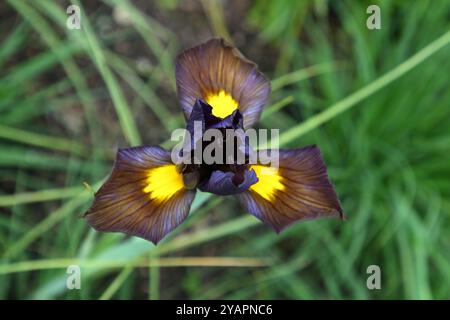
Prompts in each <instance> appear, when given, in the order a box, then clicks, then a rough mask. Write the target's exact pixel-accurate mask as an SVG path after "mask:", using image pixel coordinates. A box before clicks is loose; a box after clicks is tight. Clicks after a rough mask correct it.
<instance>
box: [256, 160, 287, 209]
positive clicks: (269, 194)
mask: <svg viewBox="0 0 450 320" xmlns="http://www.w3.org/2000/svg"><path fill="white" fill-rule="evenodd" d="M251 169H253V170H255V173H256V176H257V177H258V182H257V183H255V184H254V185H252V186H250V190H252V191H254V192H256V193H257V194H259V195H260V196H261V197H263V198H264V199H266V200H268V201H272V200H273V199H274V198H275V193H276V192H278V191H282V190H284V189H285V186H284V184H283V183H282V180H283V177H282V176H281V175H280V174H279V173H278V169H277V168H272V167H267V166H261V165H253V166H251Z"/></svg>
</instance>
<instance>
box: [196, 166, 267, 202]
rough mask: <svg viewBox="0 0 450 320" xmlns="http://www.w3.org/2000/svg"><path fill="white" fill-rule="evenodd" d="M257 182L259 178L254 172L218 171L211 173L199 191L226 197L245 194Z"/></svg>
mask: <svg viewBox="0 0 450 320" xmlns="http://www.w3.org/2000/svg"><path fill="white" fill-rule="evenodd" d="M257 182H258V178H257V177H256V173H255V171H254V170H245V171H243V172H231V171H228V172H223V171H220V170H216V171H213V172H212V173H211V176H210V178H209V179H208V180H207V181H205V182H204V183H202V184H200V185H199V189H200V190H201V191H204V192H211V193H214V194H218V195H222V196H226V195H232V194H237V193H241V192H244V191H246V190H248V188H249V187H250V186H251V185H254V184H255V183H257Z"/></svg>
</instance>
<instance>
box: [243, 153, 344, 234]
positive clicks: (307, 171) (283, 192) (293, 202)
mask: <svg viewBox="0 0 450 320" xmlns="http://www.w3.org/2000/svg"><path fill="white" fill-rule="evenodd" d="M279 156H280V159H279V164H280V166H279V168H278V169H277V168H271V167H268V166H264V165H252V166H251V167H252V168H253V170H255V172H256V176H257V177H258V183H256V184H254V185H252V186H251V187H250V188H249V190H248V191H246V192H244V193H242V194H239V195H238V198H239V200H240V202H241V204H242V205H243V206H244V207H245V208H246V209H247V210H248V211H249V212H250V213H251V214H253V215H254V216H256V217H257V218H258V219H260V220H262V221H263V222H266V223H268V224H269V225H271V226H272V227H273V228H274V229H275V231H277V232H280V231H281V230H283V229H284V228H286V227H287V226H288V225H290V224H291V223H293V222H295V221H297V220H309V219H315V218H319V217H336V216H340V217H341V218H344V214H343V212H342V208H341V205H340V203H339V200H338V198H337V195H336V192H335V191H334V188H333V186H332V184H331V183H330V181H329V180H328V175H327V170H326V167H325V164H324V162H323V160H322V156H321V154H320V150H319V148H317V147H316V146H309V147H305V148H301V149H293V150H279Z"/></svg>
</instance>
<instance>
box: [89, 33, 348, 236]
mask: <svg viewBox="0 0 450 320" xmlns="http://www.w3.org/2000/svg"><path fill="white" fill-rule="evenodd" d="M176 83H177V92H178V98H179V102H180V104H181V108H182V110H183V112H184V114H185V117H186V119H187V125H186V129H187V132H192V131H193V127H194V123H195V122H196V121H197V122H199V123H200V124H201V129H202V132H205V131H206V130H208V129H211V128H215V129H219V130H225V129H232V130H238V129H247V128H250V127H252V126H253V125H254V124H255V123H256V122H257V121H258V119H259V117H260V115H261V112H262V109H263V106H264V105H265V104H266V102H267V100H268V97H269V94H270V82H269V81H268V80H267V78H266V77H265V76H264V75H263V74H262V73H261V72H260V71H259V70H258V68H257V66H256V64H255V63H253V62H251V61H249V60H247V59H246V58H245V57H244V56H243V55H242V54H241V53H240V52H239V51H238V50H237V49H236V48H235V47H233V46H231V45H230V44H228V43H226V42H225V41H224V40H223V39H212V40H209V41H207V42H206V43H203V44H201V45H199V46H197V47H194V48H191V49H188V50H186V51H185V52H183V53H181V54H180V55H179V56H178V57H177V60H176ZM190 142H191V147H192V148H191V151H193V150H194V149H195V147H196V143H197V141H195V140H194V139H192V138H191V140H190ZM203 148H204V147H203ZM249 150H250V147H249V146H248V144H247V143H246V142H244V144H243V148H240V149H239V150H238V152H241V154H242V155H243V156H244V158H245V159H246V160H248V157H249ZM263 152H268V153H269V154H270V153H271V152H278V155H279V165H278V166H277V167H276V168H273V167H270V166H269V164H263V163H261V162H257V163H249V162H248V161H246V162H244V163H237V162H236V163H233V162H232V163H228V162H227V163H225V162H222V164H220V163H218V164H215V163H213V164H205V163H199V164H196V163H195V162H194V163H192V164H179V163H174V162H173V160H172V157H171V152H170V151H168V150H165V149H163V148H161V147H158V146H141V147H133V148H126V149H119V150H118V152H117V157H116V160H115V163H114V166H113V170H112V173H111V175H110V177H109V178H108V180H107V181H106V182H105V183H104V184H103V185H102V187H101V188H100V189H99V190H98V192H97V193H96V194H95V199H94V203H93V204H92V206H91V208H90V209H89V210H88V211H87V212H86V214H85V218H86V219H87V221H88V223H89V224H90V225H91V226H92V227H93V228H95V229H96V230H99V231H107V232H124V233H126V234H130V235H134V236H138V237H142V238H144V239H147V240H149V241H152V242H153V243H155V244H156V243H158V242H159V241H160V240H161V239H162V238H163V237H164V236H165V235H167V234H168V233H169V232H171V231H172V230H173V229H174V228H176V227H177V226H178V225H179V224H180V223H182V222H183V220H184V219H186V217H187V216H188V213H189V209H190V206H191V203H192V201H193V200H194V197H195V193H196V189H199V190H201V191H205V192H210V193H213V194H216V195H235V196H236V197H237V198H238V199H239V201H240V203H241V204H242V206H243V207H244V208H245V209H246V210H247V211H248V212H249V213H250V214H252V215H254V216H255V217H257V218H258V219H260V220H261V221H263V222H265V223H267V224H268V225H270V226H271V227H272V228H273V229H274V230H275V231H276V232H277V233H278V232H280V231H282V230H283V229H284V228H286V227H287V226H289V225H290V224H292V223H294V222H296V221H299V220H308V219H315V218H318V217H341V218H343V217H344V215H343V211H342V209H341V206H340V203H339V200H338V197H337V195H336V192H335V191H334V188H333V186H332V184H331V183H330V181H329V179H328V175H327V170H326V167H325V164H324V162H323V160H322V156H321V153H320V150H319V149H318V147H316V146H308V147H304V148H299V149H291V150H286V149H279V150H266V151H258V152H257V154H258V155H260V154H262V153H263ZM189 156H192V154H190V155H189ZM257 159H259V157H257ZM223 163H225V164H223Z"/></svg>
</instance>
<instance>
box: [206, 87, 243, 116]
mask: <svg viewBox="0 0 450 320" xmlns="http://www.w3.org/2000/svg"><path fill="white" fill-rule="evenodd" d="M205 100H206V102H207V103H208V104H209V105H210V106H211V107H212V114H213V115H215V116H216V117H219V118H225V117H227V116H229V115H230V114H232V113H233V111H234V110H236V109H237V108H238V107H239V104H238V103H237V101H236V100H234V99H233V97H232V96H231V95H230V94H229V93H227V92H225V91H224V90H220V91H219V92H215V93H209V94H207V95H206V97H205Z"/></svg>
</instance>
